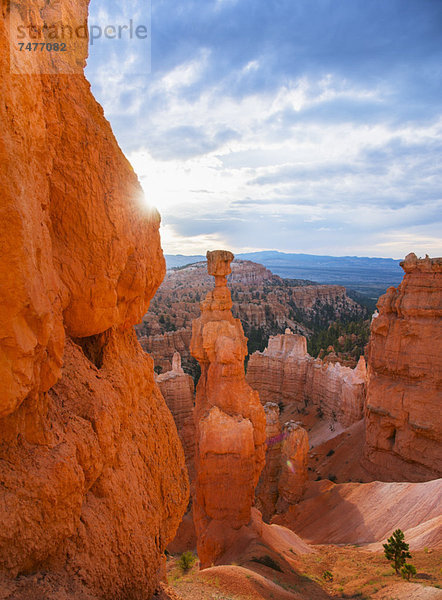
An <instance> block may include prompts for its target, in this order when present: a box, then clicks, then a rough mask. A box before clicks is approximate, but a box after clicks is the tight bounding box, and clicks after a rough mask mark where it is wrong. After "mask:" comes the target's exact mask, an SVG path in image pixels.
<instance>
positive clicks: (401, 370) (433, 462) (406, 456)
mask: <svg viewBox="0 0 442 600" xmlns="http://www.w3.org/2000/svg"><path fill="white" fill-rule="evenodd" d="M401 266H402V268H403V269H404V271H405V275H404V278H403V280H402V282H401V284H400V285H399V286H398V287H397V288H394V287H390V288H389V289H388V290H387V293H386V294H384V296H381V298H380V299H379V302H378V309H379V315H378V316H376V317H375V318H374V319H373V322H372V325H371V335H370V341H369V345H368V385H367V400H366V402H367V405H366V446H365V460H364V466H365V467H366V468H367V470H369V471H370V472H371V473H373V475H374V476H376V477H383V478H386V479H387V480H389V481H425V480H429V479H435V478H437V477H441V476H442V447H441V444H440V440H441V438H442V418H441V400H442V391H441V390H442V354H441V347H442V301H441V300H442V293H441V292H442V289H441V281H442V279H441V275H442V258H429V257H428V256H427V257H426V258H423V259H418V258H417V257H416V255H415V254H413V253H411V254H408V255H407V256H406V257H405V260H404V261H402V262H401Z"/></svg>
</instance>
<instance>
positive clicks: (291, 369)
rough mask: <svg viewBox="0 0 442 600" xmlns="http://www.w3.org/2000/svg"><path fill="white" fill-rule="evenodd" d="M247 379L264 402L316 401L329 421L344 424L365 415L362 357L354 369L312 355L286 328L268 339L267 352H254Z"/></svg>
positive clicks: (300, 336) (298, 337)
mask: <svg viewBox="0 0 442 600" xmlns="http://www.w3.org/2000/svg"><path fill="white" fill-rule="evenodd" d="M247 381H248V382H249V383H250V385H251V386H252V387H253V388H254V389H256V390H258V392H259V396H260V399H261V402H263V403H265V402H276V403H279V402H282V403H283V404H285V405H287V404H297V405H298V406H299V407H303V406H304V405H306V404H309V403H310V404H313V405H314V406H316V407H317V408H318V409H319V410H320V411H321V413H322V414H323V415H324V416H325V417H326V418H327V419H329V420H330V421H337V422H339V423H341V424H342V425H343V426H344V427H348V426H349V425H351V424H352V423H355V422H356V421H358V420H360V419H361V418H362V417H363V414H364V413H363V411H364V402H365V392H366V368H365V360H364V358H363V357H361V358H360V359H359V362H358V365H357V366H356V367H355V368H354V369H351V368H349V367H344V366H342V365H340V364H339V363H329V362H325V361H322V360H321V359H319V358H316V359H315V358H313V357H312V356H310V355H309V354H308V353H307V340H306V338H305V337H304V336H302V335H296V334H293V333H291V331H290V330H287V331H286V333H285V334H281V335H276V336H273V337H271V338H270V339H269V343H268V346H267V348H266V349H265V350H264V352H255V353H254V354H252V356H251V357H250V360H249V363H248V366H247Z"/></svg>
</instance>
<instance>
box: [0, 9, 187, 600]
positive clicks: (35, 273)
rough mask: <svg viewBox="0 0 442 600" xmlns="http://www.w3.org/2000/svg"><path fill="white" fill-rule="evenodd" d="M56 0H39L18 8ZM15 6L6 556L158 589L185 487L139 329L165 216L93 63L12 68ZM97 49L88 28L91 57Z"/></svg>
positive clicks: (2, 346)
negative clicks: (149, 198)
mask: <svg viewBox="0 0 442 600" xmlns="http://www.w3.org/2000/svg"><path fill="white" fill-rule="evenodd" d="M46 9H47V7H46V5H45V3H42V2H37V0H30V1H29V2H27V3H26V9H23V10H21V11H18V12H17V15H18V17H17V15H16V18H20V19H27V18H30V16H32V18H35V19H37V21H38V22H39V20H41V19H42V18H43V15H42V11H44V10H46ZM58 9H59V10H60V11H61V15H62V17H63V19H64V23H65V24H66V25H69V23H71V22H72V19H74V16H75V18H76V19H77V18H78V16H79V15H80V17H82V18H86V16H87V2H86V1H85V0H62V1H61V2H59V3H58V4H57V10H58ZM9 18H10V15H9V12H8V8H7V6H6V4H4V5H3V7H2V19H1V20H0V29H1V31H0V69H1V77H0V88H1V97H2V102H1V104H0V121H1V124H2V138H1V140H0V159H1V160H0V165H1V166H0V176H1V187H2V200H1V207H0V211H1V219H0V223H1V227H2V234H1V239H2V242H1V252H0V282H1V285H0V303H1V306H2V310H1V315H0V381H1V382H2V393H1V397H0V416H1V419H0V480H1V482H2V486H1V488H0V529H1V535H0V570H1V572H2V574H3V575H4V577H5V578H8V577H9V578H15V577H16V576H17V575H19V574H24V575H26V574H29V573H34V574H35V573H38V572H39V571H40V570H44V571H45V572H46V573H51V572H54V573H57V576H59V577H60V578H61V580H64V579H63V578H65V579H66V581H69V582H70V583H69V585H70V586H71V588H72V589H74V587H75V586H77V587H78V586H80V587H81V588H82V589H83V588H85V589H87V590H88V592H87V593H88V594H89V593H90V594H91V595H92V596H93V597H97V598H114V597H115V598H116V597H123V595H125V594H126V595H130V594H131V597H133V598H148V597H150V594H151V593H152V592H153V591H154V589H155V586H156V584H157V581H158V579H159V576H160V573H161V569H162V560H163V559H162V552H163V550H164V548H165V547H166V545H167V543H168V541H169V540H170V539H171V538H172V537H173V535H174V533H175V530H176V528H177V525H178V523H179V520H180V518H181V515H182V513H183V511H184V509H185V506H186V504H187V496H188V483H187V476H186V473H185V467H184V456H183V451H182V447H181V444H180V442H179V439H178V436H177V432H176V427H175V424H174V422H173V419H172V416H171V414H170V411H169V410H168V409H167V407H166V405H165V402H164V399H163V398H162V396H161V393H160V392H159V390H158V387H157V386H156V384H155V381H154V375H153V365H152V360H151V359H150V357H149V356H148V355H146V354H145V353H144V352H143V351H142V349H141V347H140V346H139V344H138V342H137V340H136V337H135V334H134V332H133V325H134V324H135V323H137V322H139V321H140V320H141V318H142V315H143V314H144V313H145V312H146V310H147V307H148V304H149V300H150V299H151V298H152V296H153V294H154V292H155V290H156V289H157V287H158V285H159V284H160V282H161V280H162V278H163V276H164V271H165V264H164V259H163V255H162V251H161V247H160V238H159V232H158V228H159V215H158V214H157V213H156V212H155V211H147V210H146V209H143V200H142V193H141V188H140V185H139V183H138V180H137V177H136V175H135V174H134V172H133V170H132V168H131V166H130V165H129V163H128V162H127V160H126V159H125V157H124V156H123V154H122V152H121V150H120V149H119V147H118V145H117V142H116V140H115V138H114V136H113V134H112V131H111V128H110V126H109V123H108V122H107V121H106V119H105V118H104V116H103V111H102V109H101V107H100V106H99V105H98V104H97V102H96V101H95V100H94V98H93V96H92V94H91V92H90V86H89V83H88V82H87V81H86V79H85V78H84V76H83V75H81V74H79V75H72V76H62V75H57V76H49V75H38V74H34V75H32V76H14V75H11V74H10V72H9V65H8V58H9V47H8V29H7V28H8V21H9ZM86 53H87V41H85V43H84V47H83V55H82V57H80V58H81V64H82V65H84V63H85V58H86ZM80 58H79V60H80ZM29 60H34V58H32V57H31V58H30V59H29ZM14 581H15V580H14ZM14 581H13V579H10V582H11V583H10V584H8V585H9V588H8V589H10V590H11V591H10V592H9V593H11V594H12V593H13V592H14V589H15V588H14V585H15V583H14ZM73 582H77V583H75V585H74V583H73ZM77 584H78V585H77ZM17 585H18V584H17ZM36 585H37V584H36ZM60 585H62V584H60ZM77 591H78V590H77ZM35 593H36V596H35V597H37V595H38V585H37V587H36V588H35ZM60 593H61V592H60ZM78 593H79V592H78ZM84 593H85V594H86V592H84ZM66 594H68V592H67V591H66ZM11 597H12V596H11ZM14 597H18V596H17V595H16V596H14ZM45 597H50V593H49V592H47V590H46V591H45ZM57 597H59V596H57ZM60 597H61V596H60ZM75 597H77V596H75ZM78 597H80V596H78Z"/></svg>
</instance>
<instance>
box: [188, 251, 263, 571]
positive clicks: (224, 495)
mask: <svg viewBox="0 0 442 600" xmlns="http://www.w3.org/2000/svg"><path fill="white" fill-rule="evenodd" d="M207 258H208V265H207V266H208V272H209V274H210V275H213V276H214V277H215V289H214V290H213V291H210V292H209V293H208V294H207V296H206V299H205V300H204V301H203V302H202V303H201V317H200V318H199V319H196V320H195V321H194V322H193V332H192V342H191V352H192V355H193V356H194V357H195V358H196V359H197V360H198V362H199V363H200V365H201V378H200V380H199V382H198V386H197V390H196V401H195V425H196V485H195V488H196V489H195V496H194V502H193V516H194V522H195V529H196V534H197V538H198V556H199V559H200V564H201V567H202V568H204V567H208V566H210V565H211V564H212V563H215V564H216V562H217V560H218V559H219V558H220V557H221V556H222V554H223V553H224V552H225V551H226V550H227V549H228V548H229V546H230V545H231V543H232V541H233V538H234V537H235V535H236V533H237V532H238V531H239V530H240V529H241V527H242V526H244V525H247V524H249V523H250V521H251V508H252V504H253V501H254V494H255V488H256V484H257V483H258V479H259V475H260V473H261V470H262V468H263V466H264V461H265V440H266V434H265V414H264V409H263V408H262V405H261V403H260V402H259V397H258V394H257V392H255V391H253V390H252V389H251V387H250V386H249V385H248V384H247V382H246V380H245V374H244V357H245V356H246V354H247V346H246V339H245V337H244V334H243V330H242V326H241V323H240V321H239V320H238V319H235V318H234V317H233V316H232V312H231V308H232V300H231V296H230V291H229V290H228V288H227V287H226V276H227V275H228V274H229V273H230V263H231V261H232V260H233V255H232V254H231V253H230V252H226V251H215V252H208V253H207Z"/></svg>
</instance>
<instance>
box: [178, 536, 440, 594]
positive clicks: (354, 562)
mask: <svg viewBox="0 0 442 600" xmlns="http://www.w3.org/2000/svg"><path fill="white" fill-rule="evenodd" d="M312 548H313V549H314V552H313V553H311V554H304V555H296V556H294V558H293V561H291V565H288V563H287V562H286V561H284V560H279V561H278V559H273V560H274V563H272V562H271V561H268V562H269V564H271V565H272V566H265V565H262V564H260V563H258V562H256V561H255V560H253V558H257V559H259V560H264V561H265V560H266V558H265V557H266V556H269V555H268V554H264V553H261V554H260V553H259V552H257V553H256V556H254V557H249V556H247V555H246V556H245V557H244V560H241V561H240V562H237V563H235V564H232V565H224V566H219V567H212V568H209V569H205V570H203V571H200V570H199V569H198V565H195V566H194V567H193V568H192V569H191V570H189V572H188V573H183V571H182V570H181V569H180V567H179V566H178V559H179V557H178V556H169V557H168V561H167V571H168V581H169V586H170V588H172V589H173V590H174V591H175V592H176V594H177V598H181V599H182V600H270V599H275V600H326V599H327V598H336V599H337V598H339V599H341V598H342V599H344V598H345V599H353V598H354V599H359V600H363V599H367V600H368V599H373V600H432V599H434V600H436V599H439V598H442V567H441V565H442V550H431V549H427V550H421V551H417V552H413V560H412V562H413V564H414V565H415V567H416V569H417V575H416V577H415V578H413V580H412V582H407V581H404V580H403V579H401V578H400V577H398V576H397V575H396V574H395V573H394V570H393V568H392V567H391V566H390V565H389V563H388V561H387V560H386V559H385V557H384V556H383V554H382V553H380V552H369V551H367V550H364V549H363V548H358V547H357V546H342V547H339V546H334V545H327V546H324V545H321V546H313V547H312ZM267 560H268V559H267ZM277 566H279V568H280V569H281V571H278V570H277V569H276V567H277ZM327 573H331V577H332V579H330V576H329V577H328V578H327ZM324 576H325V577H324ZM171 597H172V599H173V600H175V599H174V598H173V596H171Z"/></svg>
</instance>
